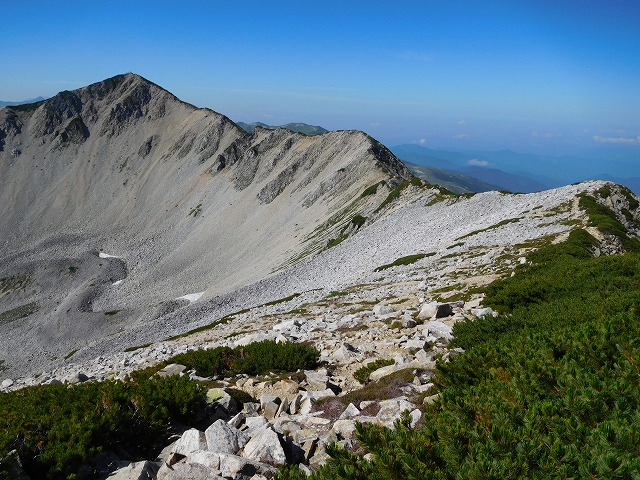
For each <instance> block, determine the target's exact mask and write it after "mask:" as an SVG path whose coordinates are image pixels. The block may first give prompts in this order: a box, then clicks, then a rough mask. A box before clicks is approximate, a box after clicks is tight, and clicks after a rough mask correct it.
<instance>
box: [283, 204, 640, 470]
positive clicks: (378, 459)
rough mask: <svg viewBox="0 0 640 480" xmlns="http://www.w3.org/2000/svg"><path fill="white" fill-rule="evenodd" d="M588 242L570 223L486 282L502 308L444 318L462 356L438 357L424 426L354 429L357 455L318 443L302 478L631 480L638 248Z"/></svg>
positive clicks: (639, 429)
mask: <svg viewBox="0 0 640 480" xmlns="http://www.w3.org/2000/svg"><path fill="white" fill-rule="evenodd" d="M596 214H597V212H596ZM609 221H610V220H609V218H607V219H606V222H609ZM600 224H601V225H602V224H606V223H605V221H604V220H603V221H602V222H601V223H600ZM596 243H597V242H595V239H594V238H593V237H591V236H590V235H588V234H587V233H586V232H584V231H576V232H574V233H573V234H572V235H571V236H570V238H569V240H568V241H567V242H566V244H558V245H548V246H546V247H543V248H542V249H541V250H540V251H538V252H537V253H535V254H532V255H531V256H530V258H529V259H530V260H531V261H532V265H530V266H523V267H522V268H520V269H519V270H518V273H517V275H515V276H514V277H511V278H507V279H503V280H499V281H497V282H494V283H493V284H492V285H491V286H490V287H489V288H488V289H487V291H486V294H487V296H486V298H485V301H484V303H485V304H487V305H491V306H493V307H494V308H496V309H499V310H501V311H503V312H505V313H506V315H503V316H501V317H499V318H497V319H494V318H492V317H486V318H481V319H477V320H475V321H465V322H459V323H457V324H456V325H455V326H454V337H455V340H454V342H455V344H457V345H460V346H462V347H464V348H465V350H466V353H465V354H464V355H460V356H457V357H455V358H454V359H452V360H451V361H450V362H449V363H439V364H438V367H437V371H436V375H435V377H434V383H435V385H436V387H435V388H436V390H437V391H439V392H440V394H441V397H440V401H439V402H437V403H435V404H433V405H430V406H428V407H426V412H425V425H424V426H423V427H421V428H420V429H418V430H415V431H414V430H411V429H409V428H408V427H407V426H406V424H403V423H402V422H399V423H398V425H396V428H395V430H392V429H387V428H384V427H381V426H375V425H366V426H362V427H359V428H358V430H357V437H358V440H359V443H360V446H361V448H362V450H363V451H364V452H363V451H359V452H358V454H354V453H351V452H348V451H345V450H339V449H329V452H330V454H331V456H332V457H333V458H332V460H331V461H330V462H329V464H328V465H327V466H326V467H324V468H323V469H321V471H320V472H319V473H318V474H317V475H316V476H315V477H313V478H315V479H316V480H317V479H328V478H342V479H364V478H375V479H401V478H402V479H423V478H424V479H429V478H439V479H440V478H441V479H445V478H446V479H454V478H456V479H457V478H501V479H502V478H640V341H639V340H638V339H640V255H638V254H635V253H628V254H625V255H617V256H609V257H600V258H595V257H593V256H591V255H590V251H591V249H593V247H594V245H595V244H596ZM366 452H371V453H372V454H373V457H372V459H371V460H369V461H367V460H364V459H363V455H362V454H363V453H366ZM287 474H288V475H290V476H289V477H281V478H292V479H295V478H297V477H295V476H292V475H293V474H290V473H287Z"/></svg>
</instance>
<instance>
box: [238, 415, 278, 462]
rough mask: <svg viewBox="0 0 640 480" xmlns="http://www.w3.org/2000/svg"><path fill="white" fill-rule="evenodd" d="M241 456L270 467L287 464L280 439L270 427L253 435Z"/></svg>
mask: <svg viewBox="0 0 640 480" xmlns="http://www.w3.org/2000/svg"><path fill="white" fill-rule="evenodd" d="M242 456H243V457H245V458H249V459H251V460H255V461H256V462H262V463H268V464H270V465H285V464H286V463H287V456H286V455H285V453H284V449H283V448H282V444H281V443H280V438H279V437H278V434H277V433H276V432H275V431H274V430H273V428H272V427H271V426H270V425H268V426H265V427H264V428H261V429H260V430H258V431H256V432H254V433H253V436H252V438H251V440H249V441H248V442H247V444H246V445H245V446H244V451H243V453H242Z"/></svg>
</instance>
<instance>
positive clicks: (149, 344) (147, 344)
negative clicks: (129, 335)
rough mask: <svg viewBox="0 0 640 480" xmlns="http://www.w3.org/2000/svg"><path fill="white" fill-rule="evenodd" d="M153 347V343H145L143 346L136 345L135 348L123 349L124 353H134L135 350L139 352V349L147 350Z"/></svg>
mask: <svg viewBox="0 0 640 480" xmlns="http://www.w3.org/2000/svg"><path fill="white" fill-rule="evenodd" d="M151 345H153V343H145V344H144V345H138V346H136V347H127V348H125V349H124V351H125V352H135V351H136V350H140V349H141V348H147V347H150V346H151Z"/></svg>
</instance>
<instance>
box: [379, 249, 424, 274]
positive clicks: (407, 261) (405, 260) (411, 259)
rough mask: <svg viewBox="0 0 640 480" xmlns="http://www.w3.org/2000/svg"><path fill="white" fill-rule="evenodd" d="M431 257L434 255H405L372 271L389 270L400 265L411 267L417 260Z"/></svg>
mask: <svg viewBox="0 0 640 480" xmlns="http://www.w3.org/2000/svg"><path fill="white" fill-rule="evenodd" d="M433 255H435V253H416V254H414V255H407V256H406V257H400V258H397V259H395V260H394V261H393V262H391V263H387V264H385V265H380V266H379V267H377V268H376V269H375V270H374V271H375V272H380V271H382V270H386V269H387V268H391V267H398V266H401V265H411V264H412V263H416V262H417V261H418V260H421V259H423V258H425V257H431V256H433Z"/></svg>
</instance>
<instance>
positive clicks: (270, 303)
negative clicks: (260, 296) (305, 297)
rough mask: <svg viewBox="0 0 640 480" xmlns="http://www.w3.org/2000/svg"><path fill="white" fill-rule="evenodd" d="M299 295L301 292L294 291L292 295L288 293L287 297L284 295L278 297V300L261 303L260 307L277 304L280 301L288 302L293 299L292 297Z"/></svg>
mask: <svg viewBox="0 0 640 480" xmlns="http://www.w3.org/2000/svg"><path fill="white" fill-rule="evenodd" d="M300 295H302V294H301V293H294V294H293V295H289V296H288V297H284V298H280V299H278V300H273V301H271V302H267V303H263V304H262V305H260V306H261V307H271V306H273V305H278V304H280V303H286V302H290V301H291V300H293V299H294V298H297V297H299V296H300Z"/></svg>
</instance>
